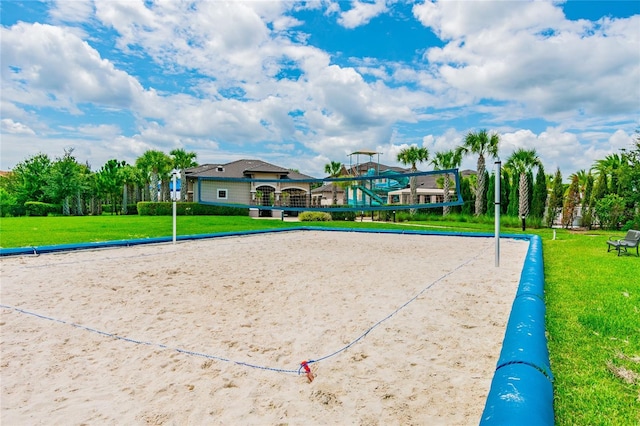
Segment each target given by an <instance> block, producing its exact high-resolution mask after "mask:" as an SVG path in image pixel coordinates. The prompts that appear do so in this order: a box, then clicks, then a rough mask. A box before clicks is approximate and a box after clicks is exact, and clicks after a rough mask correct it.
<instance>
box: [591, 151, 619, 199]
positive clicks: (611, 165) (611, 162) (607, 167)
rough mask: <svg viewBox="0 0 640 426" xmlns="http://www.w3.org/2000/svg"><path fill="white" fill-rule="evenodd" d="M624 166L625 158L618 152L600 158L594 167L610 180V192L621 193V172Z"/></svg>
mask: <svg viewBox="0 0 640 426" xmlns="http://www.w3.org/2000/svg"><path fill="white" fill-rule="evenodd" d="M622 168H623V158H622V157H621V156H620V155H618V154H610V155H607V156H606V157H605V158H604V159H603V160H598V161H596V163H595V164H594V166H593V169H594V170H596V171H597V172H598V174H600V175H603V174H604V175H606V176H607V177H608V180H609V185H610V187H609V188H608V190H609V192H610V193H615V194H619V192H620V188H619V185H618V182H619V173H620V169H622Z"/></svg>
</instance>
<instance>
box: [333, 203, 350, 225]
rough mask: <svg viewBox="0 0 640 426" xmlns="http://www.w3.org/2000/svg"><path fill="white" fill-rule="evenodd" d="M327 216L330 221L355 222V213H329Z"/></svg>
mask: <svg viewBox="0 0 640 426" xmlns="http://www.w3.org/2000/svg"><path fill="white" fill-rule="evenodd" d="M343 207H344V206H343ZM329 214H330V215H331V220H342V221H344V220H347V221H351V222H353V221H354V220H356V212H330V213H329Z"/></svg>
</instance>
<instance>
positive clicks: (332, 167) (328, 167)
mask: <svg viewBox="0 0 640 426" xmlns="http://www.w3.org/2000/svg"><path fill="white" fill-rule="evenodd" d="M324 172H325V173H327V174H328V175H329V177H330V178H337V177H339V176H340V174H341V173H342V163H341V162H339V161H331V162H330V163H327V164H325V165H324ZM331 189H332V196H333V201H332V203H333V204H332V205H334V206H335V205H337V204H338V185H337V182H332V183H331Z"/></svg>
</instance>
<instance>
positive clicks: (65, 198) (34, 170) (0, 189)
mask: <svg viewBox="0 0 640 426" xmlns="http://www.w3.org/2000/svg"><path fill="white" fill-rule="evenodd" d="M196 158H197V155H196V154H195V153H194V152H187V151H185V150H184V149H174V150H172V151H171V152H170V155H167V154H165V153H164V152H162V151H158V150H148V151H146V152H145V153H144V154H143V155H142V156H140V157H139V158H138V159H137V160H136V161H135V164H128V163H127V162H126V161H118V160H116V159H111V160H109V161H107V162H106V163H105V164H104V165H103V166H102V167H101V168H100V169H99V170H98V171H95V172H92V171H91V167H90V165H89V164H86V163H85V164H82V163H80V162H78V160H77V159H76V158H75V156H74V155H73V148H69V149H65V151H64V155H62V156H61V157H58V158H55V159H54V160H52V159H51V158H50V157H49V156H48V155H47V154H43V153H39V154H36V155H34V156H31V157H29V158H27V159H25V160H24V161H22V162H20V163H18V164H17V165H16V166H15V167H14V169H13V170H12V171H11V172H10V173H8V174H7V175H6V176H3V178H2V179H0V209H1V210H0V214H1V215H2V216H24V215H27V214H31V215H47V214H59V213H62V214H63V215H65V216H68V215H76V216H82V215H87V214H90V215H100V214H102V213H103V206H105V205H106V206H107V207H108V208H109V210H110V211H111V213H118V214H120V213H121V214H128V213H129V212H130V209H131V208H132V206H135V204H136V203H137V202H138V201H169V200H170V193H169V190H170V186H169V182H170V181H171V178H172V176H171V174H172V172H173V171H174V170H178V171H180V175H181V179H182V182H185V181H186V180H185V179H184V171H185V169H187V168H189V167H195V166H197V163H196ZM152 188H159V190H155V191H154V190H152ZM186 195H187V194H186V191H181V193H180V197H181V199H182V201H184V200H185V199H186V198H185V197H186Z"/></svg>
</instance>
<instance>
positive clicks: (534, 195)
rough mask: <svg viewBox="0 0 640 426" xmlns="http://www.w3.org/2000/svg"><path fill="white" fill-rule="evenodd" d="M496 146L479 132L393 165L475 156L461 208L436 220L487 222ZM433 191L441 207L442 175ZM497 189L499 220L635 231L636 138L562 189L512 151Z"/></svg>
mask: <svg viewBox="0 0 640 426" xmlns="http://www.w3.org/2000/svg"><path fill="white" fill-rule="evenodd" d="M499 144H500V137H499V135H498V134H496V133H493V132H487V130H480V131H478V132H469V133H468V134H467V135H466V136H465V138H464V140H463V141H462V143H461V144H460V146H458V147H455V148H453V149H450V150H447V151H442V152H437V153H435V155H433V156H431V155H430V153H429V150H428V149H427V148H425V147H418V146H415V145H414V146H410V147H408V148H405V149H403V150H402V151H400V152H399V153H398V155H397V160H398V161H399V162H400V163H402V164H404V165H405V166H411V169H410V171H411V172H416V171H417V170H418V169H417V165H418V164H420V163H429V164H430V165H432V166H433V168H434V170H446V169H457V168H459V167H460V165H461V163H462V160H463V158H464V156H466V155H477V168H476V174H473V175H471V176H468V177H463V178H461V181H460V193H461V195H462V198H463V200H464V204H463V205H462V206H445V207H443V208H442V214H443V215H448V214H450V213H452V212H456V213H461V214H469V215H471V214H474V215H476V216H481V215H487V216H493V215H494V214H495V209H494V208H487V207H488V206H493V204H494V200H495V179H496V175H495V171H494V172H492V173H489V172H488V171H487V170H486V161H487V159H497V158H498V150H499ZM341 170H342V164H341V163H339V162H334V161H332V162H330V163H328V164H326V165H325V172H326V173H329V174H330V176H331V177H338V176H339V173H340V171H341ZM534 172H535V173H534ZM439 185H440V186H441V187H442V188H443V195H444V202H445V203H447V202H449V201H450V198H449V197H450V194H449V189H450V186H451V180H450V177H449V176H447V175H445V176H444V178H442V179H441V182H439ZM409 186H410V191H411V200H412V204H417V189H416V179H415V177H414V178H411V179H410V181H409ZM500 189H501V192H502V193H501V194H500V200H501V203H500V214H502V215H507V216H512V217H518V218H521V219H522V221H523V225H524V223H525V222H524V221H525V220H527V218H529V220H530V221H531V222H533V223H535V224H536V225H541V226H549V227H551V226H554V225H561V226H563V227H566V228H569V227H572V226H574V224H575V222H576V219H577V215H578V213H580V221H579V223H577V225H578V226H582V227H585V228H589V229H591V228H594V227H600V228H604V229H619V228H624V229H631V228H633V229H640V211H639V210H640V135H637V136H636V138H635V140H634V142H633V144H632V147H631V148H630V149H623V150H621V152H620V153H616V154H611V155H608V156H607V157H605V158H604V159H601V160H598V161H596V162H595V164H594V165H593V167H592V168H591V169H590V170H588V171H585V170H580V171H578V172H576V173H573V174H572V175H571V176H570V177H569V183H568V184H564V183H563V179H562V173H561V172H560V169H559V168H558V169H557V170H556V172H555V174H553V175H547V174H546V173H545V169H544V165H543V164H542V161H541V160H540V158H539V157H538V154H537V152H536V150H535V149H522V148H521V149H518V150H516V151H514V152H513V153H512V154H511V155H510V156H509V158H507V160H506V162H504V164H503V167H501V173H500ZM335 202H336V201H335V194H334V203H335ZM411 214H412V215H413V214H415V210H411Z"/></svg>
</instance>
